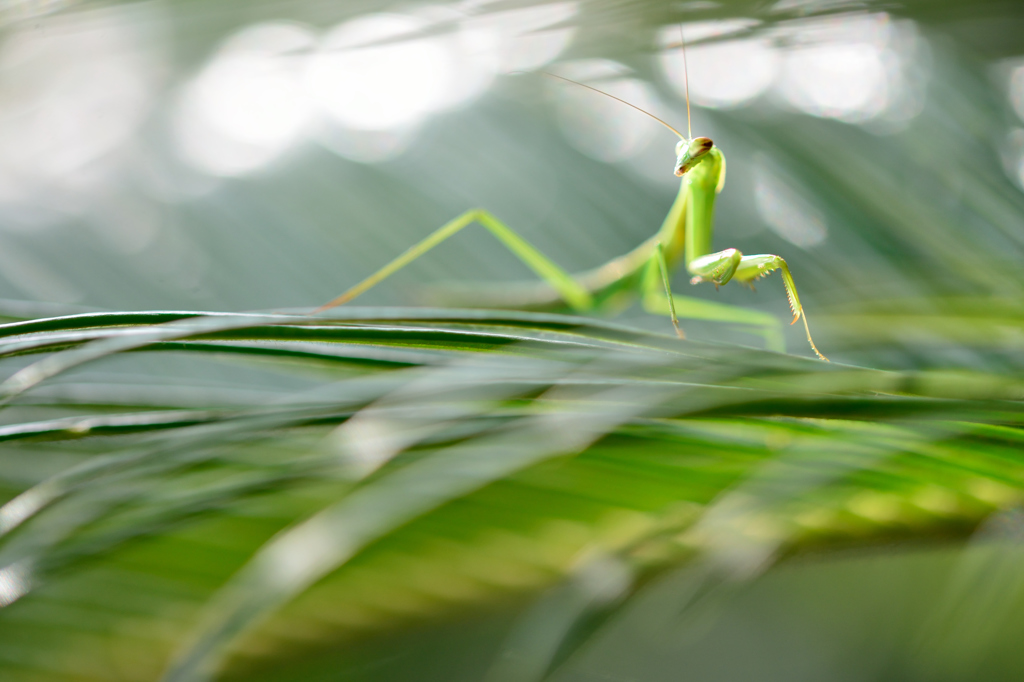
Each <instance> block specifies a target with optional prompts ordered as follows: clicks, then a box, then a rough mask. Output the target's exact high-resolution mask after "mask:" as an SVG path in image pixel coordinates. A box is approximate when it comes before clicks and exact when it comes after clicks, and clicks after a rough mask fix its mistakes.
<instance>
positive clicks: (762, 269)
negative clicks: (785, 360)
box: [687, 249, 828, 362]
mask: <svg viewBox="0 0 1024 682" xmlns="http://www.w3.org/2000/svg"><path fill="white" fill-rule="evenodd" d="M687 267H688V269H689V271H690V273H691V274H692V275H693V279H692V280H691V283H693V284H698V283H700V282H713V283H714V284H715V285H719V284H725V283H727V282H729V281H730V280H733V279H735V280H736V281H737V282H739V283H741V284H746V285H747V286H749V287H751V288H753V283H754V280H757V279H760V278H762V277H766V276H768V274H769V273H771V272H774V271H775V270H779V271H780V272H781V273H782V282H783V284H784V285H785V287H786V297H787V298H788V299H789V307H790V309H792V311H793V321H792V322H790V324H795V323H796V321H797V320H800V319H802V320H803V321H804V331H806V332H807V342H808V343H810V344H811V349H812V350H813V351H814V354H815V355H817V356H818V357H819V358H821V359H822V360H825V361H826V362H828V358H826V357H825V356H824V355H822V354H821V351H819V350H818V347H817V346H815V345H814V339H812V338H811V328H810V327H809V326H807V316H806V315H805V314H804V309H803V306H802V305H800V296H799V295H798V294H797V292H796V284H795V283H794V282H793V275H791V274H790V272H789V266H788V265H786V261H785V260H784V259H783V258H782V256H776V255H773V254H758V255H755V256H744V255H743V254H742V253H740V252H739V251H738V250H737V249H726V250H725V251H719V252H718V253H710V254H708V255H706V256H701V257H700V258H694V259H693V260H692V261H690V264H689V265H688V266H687Z"/></svg>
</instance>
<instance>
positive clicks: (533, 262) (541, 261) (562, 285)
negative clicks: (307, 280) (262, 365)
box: [313, 208, 594, 314]
mask: <svg viewBox="0 0 1024 682" xmlns="http://www.w3.org/2000/svg"><path fill="white" fill-rule="evenodd" d="M473 223H479V224H480V225H482V226H483V227H485V228H487V230H488V231H489V232H490V233H491V234H493V235H494V236H495V237H497V238H498V240H499V241H500V242H501V243H502V244H504V245H505V246H507V247H508V249H509V251H511V252H512V253H514V254H515V255H516V256H518V257H519V260H521V261H523V263H525V264H526V266H527V267H529V268H530V269H531V270H533V271H534V272H536V273H537V275H538V276H539V277H540V278H541V279H543V280H544V281H545V282H547V283H548V284H550V285H551V286H552V288H554V289H555V291H557V292H558V294H559V295H560V296H561V297H562V299H563V300H564V301H565V302H566V304H568V306H569V307H570V308H572V309H573V310H576V311H579V312H585V311H588V310H590V309H592V308H593V307H594V301H593V298H592V297H591V295H590V292H589V291H587V289H586V288H585V287H583V286H582V285H580V284H579V283H578V282H577V281H576V280H574V279H573V278H572V275H570V274H569V273H567V272H566V271H565V270H563V269H562V268H560V267H558V266H557V265H555V264H554V263H553V262H552V261H551V259H549V258H548V257H547V256H545V255H544V254H543V253H541V252H540V251H538V250H537V248H536V247H534V246H533V245H532V244H530V243H529V242H528V241H526V240H525V239H523V238H522V237H520V236H519V235H518V234H517V233H516V231H515V230H513V229H512V228H511V227H508V226H507V225H505V224H504V223H503V222H501V221H500V220H498V219H497V218H495V217H494V215H493V214H491V213H490V212H488V211H485V210H483V209H479V208H477V209H473V210H471V211H466V212H465V213H463V214H462V215H460V216H459V217H458V218H456V219H455V220H452V221H450V222H448V223H446V224H444V225H442V226H441V227H440V228H438V229H437V230H435V231H434V232H432V233H431V234H429V235H428V236H427V237H426V238H425V239H423V241H421V242H419V243H418V244H414V245H413V246H411V247H410V248H409V249H407V250H406V251H405V253H403V254H402V255H400V256H398V257H397V258H395V259H394V260H393V261H391V262H390V263H388V264H387V265H385V266H384V267H382V268H381V269H380V270H378V271H377V272H375V273H373V274H372V275H370V276H369V277H367V278H366V279H364V280H363V281H362V282H360V283H359V284H356V285H355V286H354V287H352V288H351V289H349V290H348V291H346V292H345V293H343V294H342V295H341V296H338V297H337V298H335V299H333V300H331V301H328V302H327V303H325V304H323V305H322V306H320V307H319V308H317V309H316V310H314V311H313V313H314V314H315V313H318V312H321V311H324V310H327V309H328V308H333V307H335V306H339V305H341V304H343V303H348V302H349V301H351V300H352V299H354V298H355V297H356V296H358V295H360V294H362V293H363V292H365V291H366V290H367V289H369V288H370V287H372V286H374V285H376V284H377V283H379V282H380V281H381V280H383V279H384V278H386V277H388V276H390V275H392V274H394V273H395V272H397V271H398V270H401V269H402V268H404V267H405V266H406V265H408V264H409V263H411V262H412V261H414V260H416V259H417V258H419V257H420V256H422V255H423V254H425V253H426V252H427V251H430V249H432V248H434V247H435V246H437V245H438V244H440V243H441V242H443V241H444V240H446V239H448V238H449V237H451V236H453V235H455V234H457V233H459V232H460V231H461V230H463V229H464V228H466V227H469V226H470V225H472V224H473Z"/></svg>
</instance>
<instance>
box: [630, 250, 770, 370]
mask: <svg viewBox="0 0 1024 682" xmlns="http://www.w3.org/2000/svg"><path fill="white" fill-rule="evenodd" d="M668 273H669V269H668V264H667V263H666V261H665V253H664V250H663V249H662V246H661V244H660V243H659V244H658V245H657V246H656V248H655V250H654V253H653V254H652V255H651V260H650V261H649V262H648V265H647V272H646V274H645V277H644V279H643V282H642V285H641V286H642V289H643V299H642V303H643V306H644V309H645V310H646V311H647V312H649V313H652V314H654V315H668V316H669V318H671V320H672V326H673V328H674V329H675V330H676V334H677V335H678V336H679V338H686V336H685V334H683V330H682V328H680V326H679V316H678V315H677V313H676V310H677V309H678V310H680V311H682V316H683V317H684V318H689V319H697V320H711V321H714V322H726V323H733V324H740V325H744V326H748V327H751V326H752V327H755V328H757V332H756V334H757V335H758V336H761V337H762V338H763V339H764V341H765V345H766V346H767V347H768V348H769V349H770V350H774V351H779V352H783V351H784V350H785V344H784V342H783V339H782V333H781V329H780V327H779V321H778V319H777V318H776V317H775V316H774V315H767V314H765V313H758V312H754V311H752V310H745V309H742V308H736V307H734V306H731V305H725V304H722V303H715V302H713V301H704V300H701V299H698V298H689V297H687V296H679V295H678V294H673V293H672V287H671V284H670V280H669V274H668Z"/></svg>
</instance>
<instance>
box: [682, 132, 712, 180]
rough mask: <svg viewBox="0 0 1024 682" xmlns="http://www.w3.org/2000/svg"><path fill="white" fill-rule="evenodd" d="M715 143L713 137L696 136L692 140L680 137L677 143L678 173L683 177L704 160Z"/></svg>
mask: <svg viewBox="0 0 1024 682" xmlns="http://www.w3.org/2000/svg"><path fill="white" fill-rule="evenodd" d="M714 146H715V143H714V142H712V141H711V138H707V137H695V138H693V139H692V140H686V139H680V140H679V143H678V144H676V175H677V176H679V177H682V176H683V175H685V174H686V172H687V171H688V170H690V169H691V168H693V167H694V166H696V165H697V164H698V163H700V162H701V161H703V160H704V158H705V157H706V156H707V153H708V152H709V151H711V148H712V147H714Z"/></svg>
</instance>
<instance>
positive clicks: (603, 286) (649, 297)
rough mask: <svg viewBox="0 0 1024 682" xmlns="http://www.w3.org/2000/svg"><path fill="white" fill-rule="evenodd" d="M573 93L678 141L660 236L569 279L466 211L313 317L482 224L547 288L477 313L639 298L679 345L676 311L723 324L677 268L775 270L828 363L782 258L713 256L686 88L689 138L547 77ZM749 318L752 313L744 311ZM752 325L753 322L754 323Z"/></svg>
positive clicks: (715, 164) (708, 153)
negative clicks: (674, 278) (681, 280)
mask: <svg viewBox="0 0 1024 682" xmlns="http://www.w3.org/2000/svg"><path fill="white" fill-rule="evenodd" d="M547 75H549V76H552V77H554V78H559V79H561V80H564V81H568V82H570V83H573V84H575V85H578V86H581V87H584V88H587V89H589V90H593V91H594V92H597V93H600V94H602V95H605V96H606V97H611V98H612V99H614V100H617V101H619V102H621V103H622V104H625V105H626V106H629V107H632V108H633V109H636V110H637V111H640V112H641V113H643V114H645V115H647V116H650V117H651V118H652V119H654V120H655V121H657V122H658V123H660V124H661V125H663V126H665V127H666V128H668V129H669V130H671V131H672V132H673V133H675V134H676V136H677V137H679V142H678V143H677V144H676V163H675V169H674V172H675V174H676V176H677V177H679V178H681V181H680V187H679V193H678V194H677V195H676V199H675V201H674V202H673V204H672V207H671V208H670V209H669V211H668V215H667V216H666V217H665V220H664V222H663V223H662V225H661V229H659V230H658V232H657V233H656V234H655V235H654V236H653V237H651V238H650V239H648V240H646V241H645V242H643V243H642V244H640V245H639V246H637V247H636V248H634V249H633V250H632V251H630V252H628V253H626V254H625V255H622V256H619V257H618V258H615V259H613V260H611V261H609V262H607V263H605V264H604V265H602V266H599V267H597V268H595V269H593V270H589V271H587V272H584V273H580V274H578V275H575V276H574V275H570V274H569V273H567V272H566V271H565V270H563V269H562V268H560V267H559V266H558V265H556V264H555V263H554V262H552V261H551V260H550V259H549V258H548V257H547V256H545V255H544V254H543V253H541V252H540V251H538V250H537V249H536V248H535V247H534V246H533V245H531V244H530V243H529V242H527V241H526V240H525V239H523V238H522V237H520V236H519V234H518V233H516V232H515V231H514V230H513V229H512V228H510V227H508V226H507V225H505V224H504V223H503V222H501V221H500V220H498V218H497V217H495V216H494V215H493V214H492V213H490V212H488V211H486V210H484V209H479V208H478V209H473V210H470V211H466V212H465V213H463V214H462V215H460V216H458V217H457V218H455V219H454V220H452V221H450V222H448V223H446V224H445V225H442V226H441V227H440V228H439V229H437V230H435V231H434V232H433V233H431V234H430V235H428V236H427V237H426V238H425V239H423V240H422V241H420V242H419V243H417V244H415V245H413V246H412V247H410V248H409V249H408V250H406V251H405V252H404V253H402V254H401V255H399V256H398V257H397V258H395V259H394V260H392V261H391V262H390V263H388V264H387V265H385V266H384V267H382V268H381V269H380V270H378V271H377V272H375V273H373V274H372V275H370V276H369V277H367V278H366V279H364V280H363V281H361V282H359V283H358V284H356V285H355V286H353V287H352V288H350V289H348V290H347V291H345V292H344V293H343V294H341V295H340V296H338V297H337V298H335V299H333V300H331V301H329V302H327V303H325V304H324V305H322V306H320V307H319V308H317V309H316V310H314V311H313V313H311V314H316V313H319V312H322V311H324V310H328V309H330V308H333V307H335V306H339V305H342V304H344V303H347V302H349V301H351V300H352V299H354V298H356V297H357V296H359V295H360V294H362V293H364V292H365V291H367V290H368V289H370V288H371V287H373V286H374V285H376V284H377V283H379V282H380V281H382V280H383V279H385V278H387V277H388V276H390V275H392V274H394V273H395V272H396V271H398V270H400V269H401V268H403V267H405V266H406V265H408V264H409V263H411V262H412V261H414V260H415V259H417V258H419V257H420V256H422V255H423V254H425V253H426V252H427V251H429V250H430V249H432V248H433V247H435V246H437V245H438V244H440V243H441V242H443V241H445V240H446V239H448V238H449V237H452V236H453V235H455V234H457V233H458V232H460V231H461V230H462V229H464V228H466V227H468V226H469V225H472V224H479V225H481V226H482V227H484V228H485V229H487V230H488V231H489V232H490V233H491V234H493V235H494V236H495V237H496V238H497V239H498V240H499V241H500V242H501V243H502V244H504V245H505V246H506V247H507V248H508V249H509V250H510V251H511V252H512V253H513V254H515V255H516V256H517V257H518V258H519V259H520V260H521V261H522V262H523V263H524V264H526V266H527V267H529V268H530V269H531V270H533V271H534V272H535V273H536V274H537V275H538V276H539V277H540V278H541V280H543V281H544V282H545V283H546V284H547V285H548V287H546V288H545V289H542V290H539V291H535V292H533V294H532V295H525V296H517V295H516V294H515V292H513V294H512V295H509V296H498V297H491V298H490V299H489V300H486V304H485V305H484V306H481V307H492V306H497V307H502V308H526V309H543V308H551V307H552V306H557V305H559V304H561V305H564V306H568V308H569V309H571V310H572V311H574V312H578V313H606V314H608V313H615V312H618V311H620V310H622V309H623V308H625V307H627V306H628V305H630V304H631V303H632V302H633V301H634V300H635V299H637V298H639V299H640V301H641V303H642V304H643V307H644V308H645V309H646V310H647V311H648V312H651V313H654V314H662V315H664V314H667V315H668V317H669V318H670V319H671V321H672V326H673V328H674V329H675V332H676V334H677V335H678V336H679V338H686V337H685V334H684V333H683V330H682V328H681V327H680V325H679V316H678V315H677V312H676V309H677V307H680V308H682V309H683V311H684V313H685V316H686V317H689V318H697V319H716V318H717V319H727V318H728V317H730V316H729V315H726V316H725V317H723V315H722V313H721V310H722V307H721V306H709V305H708V304H706V303H705V302H702V301H697V300H695V299H688V298H684V297H681V296H677V295H675V294H673V292H672V287H671V284H670V277H669V274H670V273H671V272H672V271H673V269H674V268H675V267H676V266H678V265H679V263H680V262H682V263H683V264H684V265H685V266H686V269H687V271H688V272H689V273H690V275H691V276H692V279H691V280H690V282H691V283H692V284H697V283H700V282H711V283H713V284H714V285H715V286H716V287H718V286H720V285H722V284H726V283H728V282H730V281H736V282H739V283H740V284H744V285H746V286H749V287H750V288H751V289H752V288H753V282H754V281H755V280H757V279H760V278H762V277H765V276H767V275H768V274H769V273H771V272H774V271H775V270H779V271H780V273H781V275H782V281H783V284H784V286H785V289H786V296H787V298H788V299H789V305H790V308H791V310H792V311H793V321H792V322H791V323H790V324H795V323H796V321H797V320H803V323H804V330H805V331H806V332H807V341H808V342H809V343H810V345H811V349H812V350H813V351H814V353H815V355H817V356H818V357H819V358H820V359H822V360H824V361H826V362H827V361H828V358H826V357H825V356H824V355H822V354H821V352H820V351H819V350H818V348H817V347H816V346H815V345H814V340H813V339H812V338H811V330H810V327H808V325H807V316H806V315H805V314H804V310H803V306H802V305H801V304H800V297H799V295H798V294H797V291H796V284H795V283H794V282H793V276H792V275H791V274H790V271H789V266H788V265H787V264H786V261H785V260H784V259H783V258H782V257H781V256H776V255H773V254H758V255H752V256H745V255H743V254H742V253H741V252H740V251H739V250H737V249H734V248H729V249H725V250H723V251H716V252H712V251H711V240H712V233H713V230H714V226H713V218H714V208H715V198H716V197H717V195H718V193H719V192H721V191H722V187H723V186H724V184H725V155H724V154H723V153H722V151H721V150H720V149H718V147H716V146H715V144H714V143H713V142H712V141H711V140H710V139H709V138H707V137H692V132H691V131H690V127H689V125H690V123H689V120H690V101H689V99H690V98H689V84H688V83H687V97H686V110H687V111H686V116H687V133H689V134H688V135H687V136H684V135H683V134H682V133H680V132H679V131H678V130H676V129H675V128H673V127H672V126H671V125H669V124H668V123H666V122H665V121H663V120H661V119H660V118H658V117H657V116H655V115H653V114H651V113H650V112H647V111H644V110H643V109H641V108H639V107H637V106H635V105H633V104H630V103H629V102H627V101H625V100H623V99H620V98H618V97H615V96H614V95H611V94H608V93H606V92H604V91H602V90H598V89H597V88H593V87H591V86H589V85H586V84H584V83H579V82H577V81H574V80H571V79H568V78H564V77H562V76H558V75H556V74H550V73H549V74H547ZM745 312H749V311H745ZM755 315H756V314H754V313H752V312H749V316H748V317H747V318H746V319H744V316H743V314H741V315H740V316H735V315H733V316H732V318H733V319H731V320H730V321H734V322H736V321H739V322H747V323H751V322H752V321H753V320H755V319H756V317H755ZM753 323H754V324H757V322H753Z"/></svg>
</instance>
